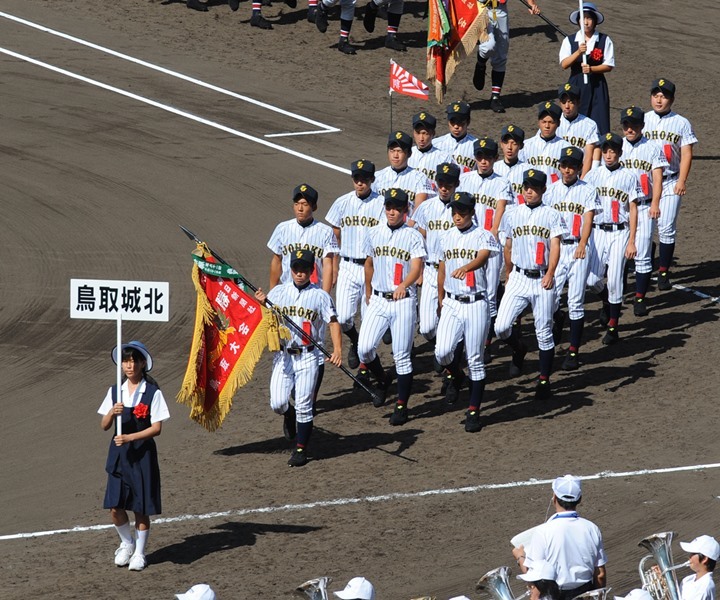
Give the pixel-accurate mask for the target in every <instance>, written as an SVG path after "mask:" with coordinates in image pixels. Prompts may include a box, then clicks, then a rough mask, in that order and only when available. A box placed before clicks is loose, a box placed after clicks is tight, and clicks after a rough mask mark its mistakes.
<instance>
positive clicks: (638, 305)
mask: <svg viewBox="0 0 720 600" xmlns="http://www.w3.org/2000/svg"><path fill="white" fill-rule="evenodd" d="M633 313H634V314H635V316H636V317H647V315H648V309H647V303H646V302H645V298H635V300H634V302H633Z"/></svg>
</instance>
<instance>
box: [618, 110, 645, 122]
mask: <svg viewBox="0 0 720 600" xmlns="http://www.w3.org/2000/svg"><path fill="white" fill-rule="evenodd" d="M623 123H634V124H635V125H642V124H643V123H645V113H644V112H643V109H642V108H640V107H639V106H628V107H627V108H624V109H623V110H621V111H620V124H621V125H622V124H623Z"/></svg>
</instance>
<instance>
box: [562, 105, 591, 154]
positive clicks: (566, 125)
mask: <svg viewBox="0 0 720 600" xmlns="http://www.w3.org/2000/svg"><path fill="white" fill-rule="evenodd" d="M555 134H556V135H558V136H559V137H561V138H562V139H564V140H565V141H566V142H567V143H568V144H570V145H571V146H575V147H576V148H580V150H583V151H584V150H585V146H587V145H588V144H594V145H596V146H597V145H598V144H599V143H600V133H599V132H598V126H597V123H595V121H593V120H592V119H591V118H590V117H586V116H585V115H581V114H578V115H576V116H575V118H574V119H573V120H572V121H570V120H569V119H568V118H567V117H566V116H565V115H563V116H562V117H560V126H559V127H558V128H557V131H556V132H555Z"/></svg>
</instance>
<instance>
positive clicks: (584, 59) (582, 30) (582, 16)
mask: <svg viewBox="0 0 720 600" xmlns="http://www.w3.org/2000/svg"><path fill="white" fill-rule="evenodd" d="M579 2H580V13H579V15H578V23H579V24H580V34H581V35H582V37H581V38H580V39H581V41H583V42H584V41H585V11H584V10H583V0H579ZM582 62H583V64H584V65H586V64H587V52H584V53H583V57H582ZM583 83H584V84H585V85H587V83H588V76H587V73H583Z"/></svg>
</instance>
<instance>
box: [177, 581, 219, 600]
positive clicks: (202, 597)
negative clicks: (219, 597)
mask: <svg viewBox="0 0 720 600" xmlns="http://www.w3.org/2000/svg"><path fill="white" fill-rule="evenodd" d="M175 598H177V599H178V600H215V598H216V596H215V592H213V591H212V588H211V587H210V586H209V585H208V584H207V583H198V584H197V585H194V586H192V587H191V588H190V589H189V590H188V591H187V592H185V593H184V594H175Z"/></svg>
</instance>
